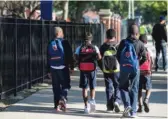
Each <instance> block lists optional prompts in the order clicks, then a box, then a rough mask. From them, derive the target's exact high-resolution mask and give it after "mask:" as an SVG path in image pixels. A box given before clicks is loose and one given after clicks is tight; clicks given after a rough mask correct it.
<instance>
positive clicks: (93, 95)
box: [90, 89, 96, 100]
mask: <svg viewBox="0 0 168 119" xmlns="http://www.w3.org/2000/svg"><path fill="white" fill-rule="evenodd" d="M95 95H96V92H95V89H90V98H91V99H92V100H94V99H95Z"/></svg>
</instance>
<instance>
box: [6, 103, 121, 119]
mask: <svg viewBox="0 0 168 119" xmlns="http://www.w3.org/2000/svg"><path fill="white" fill-rule="evenodd" d="M6 111H7V112H28V113H50V114H58V115H70V116H79V117H80V116H82V117H92V118H121V113H118V114H115V113H110V114H109V113H104V111H99V110H97V111H96V113H91V114H84V113H83V109H80V108H67V112H65V113H64V112H56V111H55V109H53V108H49V107H37V106H25V105H23V106H21V105H20V106H14V108H11V109H9V110H6Z"/></svg>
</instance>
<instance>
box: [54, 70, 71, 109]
mask: <svg viewBox="0 0 168 119" xmlns="http://www.w3.org/2000/svg"><path fill="white" fill-rule="evenodd" d="M51 75H52V87H53V93H54V105H55V107H56V106H58V103H59V100H60V99H63V98H64V99H67V95H68V90H69V89H70V88H71V86H70V74H69V69H68V68H67V67H65V68H64V69H52V68H51Z"/></svg>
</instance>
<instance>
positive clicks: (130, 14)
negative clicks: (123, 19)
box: [128, 0, 135, 19]
mask: <svg viewBox="0 0 168 119" xmlns="http://www.w3.org/2000/svg"><path fill="white" fill-rule="evenodd" d="M128 18H129V19H131V18H132V19H134V18H135V15H134V0H128Z"/></svg>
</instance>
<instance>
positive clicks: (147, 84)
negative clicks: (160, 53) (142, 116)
mask: <svg viewBox="0 0 168 119" xmlns="http://www.w3.org/2000/svg"><path fill="white" fill-rule="evenodd" d="M140 40H141V41H142V42H143V43H144V44H145V45H146V44H147V36H146V35H141V36H140ZM146 55H147V60H146V62H144V63H143V64H142V65H141V66H140V82H139V93H138V101H139V107H138V110H137V112H143V110H145V112H147V113H148V112H149V111H150V108H149V98H150V95H151V88H152V82H151V68H152V64H153V61H152V53H151V52H150V50H149V49H147V47H146ZM142 89H144V90H145V91H146V92H145V97H144V99H143V97H142Z"/></svg>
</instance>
